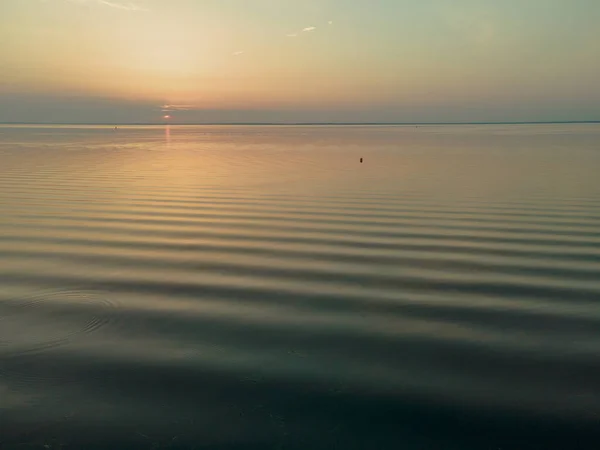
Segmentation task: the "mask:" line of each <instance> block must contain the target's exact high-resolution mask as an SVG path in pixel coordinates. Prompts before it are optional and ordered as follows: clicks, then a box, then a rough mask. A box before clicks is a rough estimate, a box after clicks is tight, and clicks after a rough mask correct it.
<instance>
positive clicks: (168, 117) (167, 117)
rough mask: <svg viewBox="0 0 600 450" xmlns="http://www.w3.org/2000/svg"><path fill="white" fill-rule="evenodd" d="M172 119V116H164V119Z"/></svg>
mask: <svg viewBox="0 0 600 450" xmlns="http://www.w3.org/2000/svg"><path fill="white" fill-rule="evenodd" d="M170 118H171V115H170V114H165V115H164V116H163V119H170Z"/></svg>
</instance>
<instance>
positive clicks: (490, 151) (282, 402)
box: [0, 124, 600, 449]
mask: <svg viewBox="0 0 600 450" xmlns="http://www.w3.org/2000/svg"><path fill="white" fill-rule="evenodd" d="M557 139H558V140H557ZM559 142H562V143H563V144H564V145H563V144H560V145H559V144H558V143H559ZM598 142H600V126H598V125H593V124H591V125H569V126H568V127H567V126H558V125H556V126H551V125H535V126H518V125H513V126H506V127H504V126H473V127H467V126H465V127H442V126H429V127H428V126H421V127H419V128H415V127H170V128H169V129H168V130H165V129H164V128H160V127H129V128H128V127H123V128H121V129H120V132H119V133H114V132H112V131H111V130H110V129H109V128H102V127H95V128H90V127H88V128H85V127H72V128H68V127H45V128H22V127H2V128H0V164H1V167H2V169H1V172H0V214H1V216H0V285H1V286H2V289H1V290H0V390H2V389H4V391H5V392H11V393H12V394H11V395H12V397H11V398H13V399H14V398H16V399H17V400H13V401H11V402H9V403H8V406H5V409H6V410H5V411H4V412H7V413H10V414H11V417H14V418H15V419H14V421H15V422H19V421H21V422H20V423H26V422H27V420H30V421H34V420H37V421H43V420H46V419H47V418H48V417H50V416H52V415H53V414H54V415H56V414H60V413H64V414H74V415H75V417H77V420H78V421H79V422H77V423H79V424H80V425H81V429H86V430H88V431H86V433H89V432H90V431H89V430H90V429H93V428H94V427H97V429H98V430H107V429H108V430H117V431H115V432H114V433H115V436H116V435H117V434H119V433H121V432H122V434H119V438H118V439H119V442H121V443H123V442H125V440H126V439H128V438H129V437H131V438H132V439H134V438H133V436H137V438H136V439H138V438H140V436H142V438H141V439H140V440H139V441H136V442H135V443H134V444H135V445H139V446H140V447H139V448H151V447H148V446H149V445H151V443H150V441H149V439H150V438H152V439H154V438H156V439H157V440H162V441H161V442H163V441H164V442H171V441H169V439H170V438H168V436H172V435H174V434H177V435H178V436H181V438H180V439H181V442H182V444H181V445H184V444H183V442H184V441H185V439H188V441H187V442H188V443H194V444H200V445H204V446H206V448H223V449H225V448H231V449H233V448H275V447H274V446H277V445H279V446H280V447H279V448H284V447H285V446H286V445H287V446H288V447H289V448H386V449H387V448H398V447H397V446H394V443H396V444H397V443H398V442H399V441H400V440H401V441H402V442H406V445H407V446H406V448H408V449H417V448H435V449H437V448H440V449H442V448H444V449H446V448H461V449H465V448H471V449H480V448H490V449H491V448H502V449H513V448H514V449H521V448H540V449H545V448H552V449H554V448H556V449H559V448H561V449H562V448H600V447H592V444H595V443H600V432H598V430H600V333H599V330H600V181H598V180H599V178H598V173H600V149H599V147H598V145H597V143H598ZM553 143H554V144H553ZM567 143H568V145H567ZM361 157H364V163H363V164H360V163H358V161H359V158H361ZM357 163H358V164H357ZM19 398H23V399H27V400H23V401H22V405H21V406H22V407H23V408H24V407H25V406H23V405H29V406H31V405H32V404H33V403H35V409H36V413H35V415H27V414H25V413H23V411H24V410H23V409H20V407H19V400H18V399H19ZM32 398H35V401H32ZM125 400H126V403H127V406H125V405H124V401H125ZM32 402H33V403H32ZM73 409H75V413H73ZM2 410H3V407H2V405H0V413H2ZM63 410H64V411H63ZM34 416H35V417H34ZM167 416H168V417H170V418H172V419H173V422H170V421H169V420H166V417H167ZM23 417H25V418H26V419H27V420H25V419H23ZM33 417H34V418H33ZM132 417H135V418H136V419H135V420H132V419H131V418H132ZM367 422H373V423H375V424H373V425H371V426H370V427H369V426H367V425H366V423H367ZM192 423H193V424H194V425H193V426H192V425H190V424H192ZM123 424H129V425H127V426H125V425H123ZM183 424H188V425H183ZM216 424H219V425H218V426H217V425H216ZM522 424H526V425H525V426H524V427H523V426H522ZM129 426H130V427H132V428H131V429H129V428H128V427H129ZM425 427H429V428H428V429H427V430H426V429H425ZM460 427H470V429H472V430H474V432H473V434H474V435H475V434H476V435H477V436H479V437H477V436H465V435H464V434H460V433H458V432H457V431H456V430H458V429H460ZM78 429H79V428H78V427H77V426H76V425H75V424H73V425H72V427H71V428H70V430H71V431H70V433H71V434H70V435H69V436H70V438H72V439H75V440H76V439H80V441H79V442H85V439H86V438H89V435H79V436H78V437H77V436H76V434H77V432H78V431H77V430H78ZM331 430H336V431H335V432H332V431H331ZM431 430H434V431H431ZM0 431H2V430H0ZM98 433H99V435H102V434H103V432H100V431H99V432H98ZM153 433H154V434H153ZM104 434H106V433H104ZM110 434H111V433H108V434H107V435H110ZM82 436H83V437H82ZM225 436H228V438H225ZM231 436H235V438H234V441H235V442H234V443H231V441H230V440H228V439H230V437H231ZM573 436H580V437H581V439H582V440H580V441H579V444H577V445H580V447H573V446H571V447H569V446H568V445H569V443H572V442H573V441H572V438H573ZM438 438H439V440H438ZM81 439H83V441H81ZM115 439H117V438H116V437H115ZM378 439H379V440H378ZM596 439H598V440H597V441H596ZM302 443H304V444H302ZM588 444H589V447H588ZM132 445H133V444H132ZM169 445H172V442H171V444H169ZM190 445H191V444H190ZM252 445H256V447H252ZM303 445H304V446H303ZM336 445H338V447H336ZM564 445H567V447H562V446H564ZM144 446H146V447H144ZM281 446H283V447H281ZM288 447H285V448H288ZM132 448H133V447H132ZM182 448H186V447H182ZM190 448H191V447H190ZM202 448H204V447H202Z"/></svg>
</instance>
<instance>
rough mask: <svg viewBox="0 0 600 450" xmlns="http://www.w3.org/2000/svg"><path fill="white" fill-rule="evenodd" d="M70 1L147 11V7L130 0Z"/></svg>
mask: <svg viewBox="0 0 600 450" xmlns="http://www.w3.org/2000/svg"><path fill="white" fill-rule="evenodd" d="M69 1H70V2H71V3H95V4H97V5H101V6H107V7H109V8H115V9H121V10H123V11H148V9H146V8H144V7H142V6H139V5H136V4H135V3H131V2H114V1H110V0H69Z"/></svg>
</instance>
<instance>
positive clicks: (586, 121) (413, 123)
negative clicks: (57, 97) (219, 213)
mask: <svg viewBox="0 0 600 450" xmlns="http://www.w3.org/2000/svg"><path fill="white" fill-rule="evenodd" d="M590 123H600V120H548V121H499V122H496V121H493V122H482V121H480V122H0V125H106V126H131V125H190V126H201V125H245V126H249V125H259V126H260V125H263V126H264V125H270V126H274V125H280V126H299V125H312V126H318V125H334V126H342V125H346V126H352V125H536V124H539V125H543V124H549V125H551V124H590Z"/></svg>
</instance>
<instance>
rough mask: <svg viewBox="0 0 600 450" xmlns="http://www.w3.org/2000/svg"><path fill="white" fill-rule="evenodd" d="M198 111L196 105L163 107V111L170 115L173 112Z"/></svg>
mask: <svg viewBox="0 0 600 450" xmlns="http://www.w3.org/2000/svg"><path fill="white" fill-rule="evenodd" d="M194 109H197V107H196V106H195V105H162V106H161V111H162V112H165V113H168V112H173V111H192V110H194Z"/></svg>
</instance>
